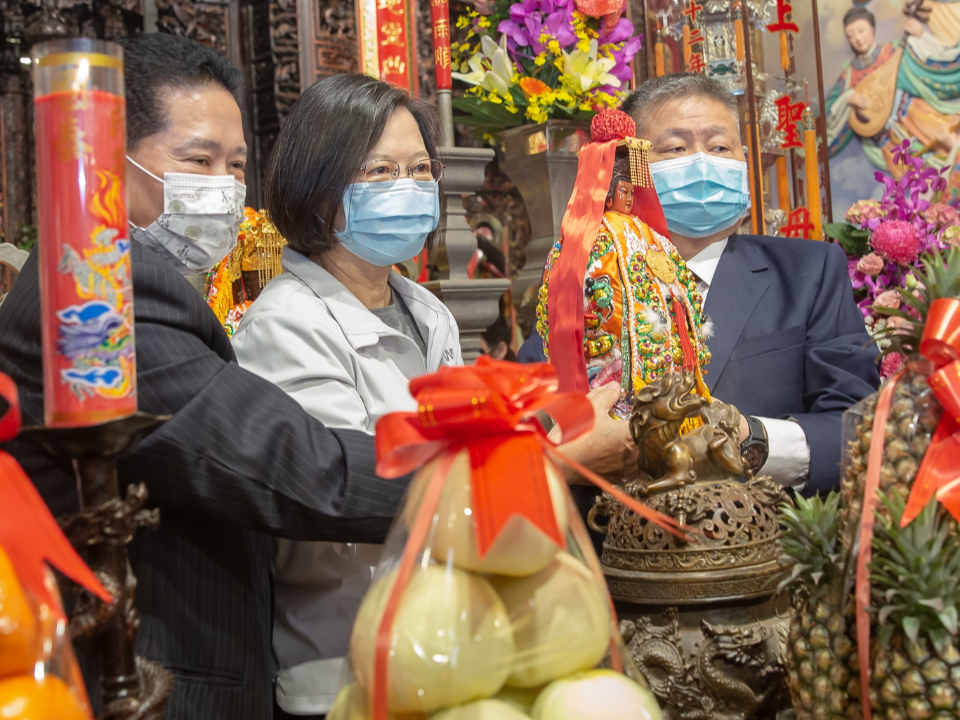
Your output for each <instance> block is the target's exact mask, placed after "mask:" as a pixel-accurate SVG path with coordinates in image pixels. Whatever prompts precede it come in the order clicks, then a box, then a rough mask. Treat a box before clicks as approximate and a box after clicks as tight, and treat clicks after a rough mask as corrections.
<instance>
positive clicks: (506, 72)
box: [453, 35, 516, 102]
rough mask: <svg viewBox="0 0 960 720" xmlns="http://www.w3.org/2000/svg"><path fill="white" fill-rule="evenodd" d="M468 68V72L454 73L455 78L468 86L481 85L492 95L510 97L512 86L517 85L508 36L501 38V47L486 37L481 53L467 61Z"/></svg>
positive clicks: (481, 42) (483, 40)
mask: <svg viewBox="0 0 960 720" xmlns="http://www.w3.org/2000/svg"><path fill="white" fill-rule="evenodd" d="M467 66H468V70H469V71H468V72H467V71H464V72H458V73H453V77H455V78H456V79H457V80H460V81H462V82H465V83H467V84H468V85H479V86H480V87H482V88H483V89H484V90H488V91H490V92H491V93H500V94H501V95H506V96H508V97H509V96H510V86H511V85H514V84H516V83H515V79H514V71H513V63H512V62H511V61H510V56H509V55H508V54H507V36H506V35H503V36H502V37H501V38H500V44H499V45H498V44H497V43H495V42H494V41H493V39H492V38H490V37H489V36H487V35H484V36H483V38H481V40H480V52H478V53H476V54H475V55H473V56H472V57H471V58H470V59H469V60H467ZM495 102H496V101H495Z"/></svg>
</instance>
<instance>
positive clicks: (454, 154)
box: [426, 148, 510, 364]
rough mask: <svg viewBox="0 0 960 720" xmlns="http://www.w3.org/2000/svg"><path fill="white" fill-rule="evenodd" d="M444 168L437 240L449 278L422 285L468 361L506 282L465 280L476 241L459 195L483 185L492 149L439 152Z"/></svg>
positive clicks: (494, 314)
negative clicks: (438, 303) (447, 315)
mask: <svg viewBox="0 0 960 720" xmlns="http://www.w3.org/2000/svg"><path fill="white" fill-rule="evenodd" d="M440 159H441V160H442V161H443V164H444V168H445V169H444V171H443V183H444V200H443V201H444V202H445V203H446V208H447V223H446V227H445V229H444V233H443V240H442V242H443V243H444V244H445V246H446V251H447V258H448V263H449V275H448V277H447V278H446V279H442V280H437V281H433V282H429V283H426V287H427V288H428V289H429V290H431V291H432V292H433V293H434V294H435V295H436V296H437V297H439V298H440V299H441V300H442V301H443V302H444V303H445V304H446V306H447V307H448V308H450V312H452V313H453V317H454V318H456V321H457V325H458V326H459V328H460V348H461V352H462V353H463V361H464V362H465V363H468V364H469V363H471V362H473V361H474V360H476V358H477V356H478V355H479V354H480V334H481V333H482V332H483V331H484V330H486V329H487V328H488V327H489V326H490V325H491V324H492V323H493V321H494V320H496V319H497V314H498V313H499V305H498V301H499V299H500V296H501V295H503V293H505V292H506V291H507V289H508V288H509V287H510V281H509V280H507V279H502V280H501V279H490V280H481V279H471V278H469V277H467V265H468V264H469V262H470V258H472V257H473V253H474V251H476V249H477V239H476V237H475V236H474V234H473V230H472V229H471V228H470V224H469V223H468V222H467V218H466V211H465V210H464V208H463V196H464V195H467V194H471V193H474V192H476V191H477V190H478V189H479V188H480V186H481V185H483V173H484V169H485V168H486V166H487V163H489V162H490V161H491V160H492V159H493V151H492V150H483V149H475V148H441V149H440Z"/></svg>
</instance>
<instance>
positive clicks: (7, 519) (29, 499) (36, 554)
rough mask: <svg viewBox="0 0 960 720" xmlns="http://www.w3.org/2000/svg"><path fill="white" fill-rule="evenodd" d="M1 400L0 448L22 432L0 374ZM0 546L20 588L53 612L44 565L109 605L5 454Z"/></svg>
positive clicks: (13, 398)
mask: <svg viewBox="0 0 960 720" xmlns="http://www.w3.org/2000/svg"><path fill="white" fill-rule="evenodd" d="M0 398H3V400H5V401H6V402H7V403H9V405H10V407H9V409H8V410H7V412H6V413H5V414H4V416H3V417H2V418H0V442H6V441H8V440H12V439H13V438H15V437H16V436H17V434H18V433H19V432H20V402H19V396H18V393H17V387H16V385H15V384H14V382H13V380H11V379H10V378H9V377H8V376H7V375H4V374H3V373H0ZM0 546H2V547H3V549H4V551H5V552H6V553H7V555H8V557H9V558H10V562H11V563H12V564H13V568H14V570H15V571H16V573H17V577H18V578H19V579H20V582H21V583H22V584H23V586H24V587H25V588H27V590H28V591H30V592H32V593H33V594H34V595H35V596H36V597H37V598H38V599H39V600H40V601H41V602H43V603H45V604H47V605H48V606H49V607H51V608H54V609H55V612H59V613H61V614H62V612H63V608H61V607H60V603H58V602H55V601H54V599H53V598H52V597H51V596H50V592H49V590H48V589H47V586H46V583H45V582H44V564H45V563H50V564H51V565H53V566H54V567H55V568H57V569H58V570H59V571H60V572H62V573H63V574H64V575H66V576H67V577H69V578H70V579H72V580H73V581H74V582H76V583H77V584H79V585H82V586H83V587H84V588H86V589H87V590H89V591H90V592H91V593H93V594H94V595H96V596H97V597H99V598H100V599H101V600H103V601H104V602H107V603H111V602H113V598H112V597H111V596H110V593H108V592H107V591H106V589H105V588H104V587H103V585H101V584H100V581H99V580H97V578H96V576H95V575H94V574H93V573H92V572H91V571H90V568H88V567H87V566H86V564H85V563H84V562H83V559H82V558H81V557H80V556H79V555H78V554H77V551H76V550H74V549H73V546H72V545H71V544H70V542H69V541H68V540H67V538H66V537H65V536H64V534H63V532H62V531H61V530H60V527H59V526H58V525H57V521H56V520H54V518H53V515H51V514H50V510H49V509H48V508H47V506H46V504H44V502H43V499H42V498H41V497H40V493H38V492H37V490H36V488H35V487H34V486H33V483H32V482H30V478H28V477H27V476H26V474H25V473H24V472H23V469H22V468H21V467H20V465H19V464H18V463H17V461H16V460H14V459H13V457H12V456H11V455H10V454H9V453H6V452H4V451H3V450H0Z"/></svg>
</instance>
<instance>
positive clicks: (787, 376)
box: [519, 74, 879, 494]
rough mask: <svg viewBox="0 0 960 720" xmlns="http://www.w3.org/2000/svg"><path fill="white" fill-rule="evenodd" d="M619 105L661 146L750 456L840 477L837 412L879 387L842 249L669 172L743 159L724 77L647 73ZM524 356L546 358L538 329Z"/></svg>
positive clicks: (795, 475) (805, 483)
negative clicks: (751, 214)
mask: <svg viewBox="0 0 960 720" xmlns="http://www.w3.org/2000/svg"><path fill="white" fill-rule="evenodd" d="M623 110H624V111H625V112H627V113H628V114H629V115H631V116H632V117H633V119H634V120H635V121H636V123H637V137H640V138H643V139H646V140H649V141H650V142H651V143H652V144H653V148H652V154H651V158H650V161H651V169H652V170H653V171H654V181H655V183H656V184H657V191H658V193H659V194H660V196H661V203H662V204H663V206H664V214H665V215H666V219H667V226H668V228H669V229H670V237H671V239H672V240H673V243H674V245H676V247H677V250H678V251H679V253H680V255H681V257H683V259H684V260H685V261H686V262H687V265H688V267H689V268H690V269H691V270H692V271H693V272H694V273H695V274H696V275H697V277H698V279H699V285H700V290H701V292H702V294H703V295H704V296H705V310H706V313H707V315H708V316H709V317H710V319H711V320H712V321H713V335H712V336H711V338H710V339H709V340H708V345H709V347H710V350H711V352H712V355H713V357H712V359H711V361H710V364H709V365H708V367H707V375H706V380H707V385H708V386H709V388H710V392H711V394H712V395H713V396H714V397H715V398H717V399H719V400H722V401H724V402H727V403H730V404H732V405H735V406H736V407H737V408H738V409H739V410H740V412H741V413H742V415H743V420H742V422H741V428H740V440H741V443H742V446H741V447H742V448H743V450H744V452H745V457H747V458H748V459H751V458H752V459H753V460H754V462H755V465H754V467H755V468H756V469H758V470H762V471H763V473H764V474H769V475H771V476H772V477H774V479H776V480H778V481H779V482H781V483H782V484H783V485H785V486H789V487H793V488H795V489H797V490H800V489H802V490H803V491H804V492H805V493H808V494H809V493H814V492H825V491H828V490H830V489H832V488H836V487H838V485H839V463H840V449H841V448H840V446H841V438H840V436H841V432H840V422H841V415H842V413H843V411H844V410H846V409H847V408H849V407H850V406H851V405H853V404H855V403H856V402H857V401H859V400H860V399H862V398H864V397H866V396H867V395H869V394H871V393H872V392H873V391H874V390H876V388H877V386H878V385H879V374H878V370H877V365H876V358H877V355H878V350H877V347H876V345H875V344H874V343H873V341H872V340H871V339H870V337H869V335H868V334H867V333H866V330H865V329H864V324H863V316H862V315H861V314H860V311H859V310H858V309H857V307H856V305H855V304H854V301H853V290H852V288H851V285H850V280H849V277H848V276H847V261H846V257H845V255H844V253H843V251H842V250H841V248H840V247H839V246H837V245H833V244H831V243H826V242H815V241H811V240H795V239H789V238H772V237H766V236H760V235H743V234H739V233H738V232H737V228H738V227H739V226H740V224H741V222H742V215H741V214H738V215H736V217H733V218H731V217H730V213H729V205H730V203H732V202H733V200H732V199H731V198H734V197H735V194H731V193H730V192H727V190H730V188H727V189H721V188H720V187H719V186H716V185H715V186H712V187H710V188H709V189H708V190H707V191H705V188H704V187H703V184H701V185H700V186H699V187H698V186H697V185H696V184H694V183H686V182H683V181H679V180H678V181H677V182H669V183H664V182H662V179H663V175H661V174H660V172H663V170H664V169H665V168H669V169H670V172H674V170H673V168H674V167H678V168H679V167H681V166H684V165H689V164H693V163H700V164H702V165H704V167H706V166H708V165H709V164H710V163H711V162H712V159H713V158H719V159H721V162H720V163H713V165H715V166H721V167H733V166H734V165H735V162H733V161H744V160H745V156H744V152H743V146H742V144H741V142H740V134H739V120H738V115H737V103H736V99H735V98H734V97H733V96H732V95H731V94H730V93H729V92H728V91H727V90H726V89H725V88H724V87H723V86H722V85H721V84H720V83H718V82H716V81H714V80H711V79H709V78H706V77H704V76H702V75H692V74H679V75H667V76H664V77H661V78H657V79H655V80H651V81H649V82H647V83H644V85H643V86H642V87H641V88H640V89H638V90H636V91H635V92H634V93H633V94H632V95H630V96H629V97H628V98H627V100H626V102H625V103H624V105H623ZM698 153H702V154H703V156H700V157H696V156H697V154H698ZM678 159H684V160H685V162H681V163H678V162H676V161H677V160H678ZM664 161H667V162H666V163H665V164H663V165H660V168H659V172H658V167H657V164H658V163H664ZM702 161H706V162H702ZM676 172H677V173H680V172H682V171H681V170H677V171H676ZM709 172H710V171H709V170H707V174H708V175H709ZM716 177H719V176H716ZM668 188H669V189H668ZM673 188H683V189H682V190H678V191H674V189H673ZM670 193H672V195H671V194H670ZM698 193H699V196H700V197H699V198H698ZM697 202H699V204H700V206H699V208H697V207H696V203H697ZM680 203H683V205H682V206H681V204H680ZM697 210H699V212H696V211H697ZM698 218H699V219H698ZM519 359H520V361H521V362H531V361H535V360H542V359H543V344H542V341H541V338H540V337H539V336H538V335H536V334H534V335H533V336H531V338H530V339H529V340H528V341H527V342H526V343H525V344H524V346H523V347H522V348H521V350H520V353H519Z"/></svg>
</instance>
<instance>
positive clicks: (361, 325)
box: [281, 247, 441, 350]
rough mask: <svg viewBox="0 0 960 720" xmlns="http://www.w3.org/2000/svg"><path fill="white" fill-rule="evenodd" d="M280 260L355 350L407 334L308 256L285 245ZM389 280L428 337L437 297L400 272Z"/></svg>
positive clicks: (437, 311)
mask: <svg viewBox="0 0 960 720" xmlns="http://www.w3.org/2000/svg"><path fill="white" fill-rule="evenodd" d="M281 262H282V264H283V269H284V270H285V271H287V272H289V273H291V274H293V275H296V276H297V277H298V278H300V280H301V281H302V282H303V284H304V285H306V286H307V287H308V288H310V289H311V290H312V291H313V292H314V293H315V294H316V295H317V297H319V298H321V299H322V300H323V302H324V303H325V304H326V306H327V308H328V309H329V311H330V314H331V315H333V318H334V320H336V322H337V324H338V325H340V328H341V329H342V330H343V334H344V335H345V336H346V338H347V341H348V342H349V343H350V345H351V346H353V348H354V349H355V350H359V349H360V348H362V347H369V346H371V345H376V344H377V343H379V342H380V338H381V337H383V336H386V335H389V336H401V337H406V336H404V335H402V333H399V332H397V331H396V330H394V329H393V328H392V327H390V326H389V325H387V324H385V323H384V322H383V321H381V320H380V318H378V317H377V316H376V315H374V314H373V313H372V312H370V310H368V309H367V308H366V307H364V305H363V303H361V302H360V301H359V300H358V299H357V296H356V295H354V294H353V293H352V292H350V291H349V290H348V289H347V287H346V286H345V285H344V284H343V283H341V282H340V281H339V280H337V279H336V278H335V277H334V276H333V275H331V274H330V273H329V272H327V271H326V270H325V269H324V268H323V267H321V266H320V265H318V264H317V263H315V262H313V261H312V260H311V259H310V258H308V257H307V256H305V255H303V254H301V253H298V252H297V251H296V250H294V249H293V248H291V247H284V248H283V254H282V257H281ZM389 282H390V287H391V288H393V290H394V292H396V293H397V294H398V295H400V297H402V298H403V301H404V302H405V303H406V305H407V309H408V310H410V314H411V315H413V319H414V320H415V321H416V323H417V326H418V327H419V328H420V332H421V334H422V335H423V336H424V337H425V338H426V337H431V336H432V335H433V333H434V332H435V331H436V329H437V327H438V325H439V322H440V313H441V307H440V301H439V300H437V299H436V298H434V297H433V295H431V294H430V293H429V292H428V291H426V290H423V289H422V288H420V287H419V286H418V285H416V284H415V283H413V282H410V281H409V280H407V279H406V278H404V277H403V276H402V275H400V274H399V273H390V281H389ZM431 301H432V302H431ZM411 342H413V341H412V340H411Z"/></svg>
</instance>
